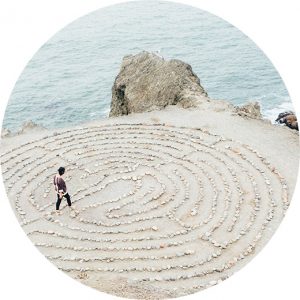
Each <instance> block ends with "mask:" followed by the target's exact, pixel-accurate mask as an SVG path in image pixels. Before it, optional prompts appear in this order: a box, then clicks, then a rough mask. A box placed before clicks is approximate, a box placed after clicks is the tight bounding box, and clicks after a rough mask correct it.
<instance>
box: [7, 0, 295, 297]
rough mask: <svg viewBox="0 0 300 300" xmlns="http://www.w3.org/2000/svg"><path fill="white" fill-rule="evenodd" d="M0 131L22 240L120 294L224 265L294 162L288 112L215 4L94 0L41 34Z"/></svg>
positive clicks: (251, 249) (280, 91)
mask: <svg viewBox="0 0 300 300" xmlns="http://www.w3.org/2000/svg"><path fill="white" fill-rule="evenodd" d="M1 137H2V138H1V167H2V176H3V180H4V185H5V188H6V192H7V198H8V199H9V201H10V203H11V207H12V209H13V210H14V212H15V215H16V217H17V219H18V221H19V223H20V225H21V226H22V228H23V230H24V231H25V233H26V234H27V235H28V237H29V239H30V240H31V241H32V243H33V244H34V245H35V246H36V247H37V248H38V249H39V251H40V252H41V253H42V254H44V255H45V257H46V258H47V259H48V260H49V261H50V262H51V263H53V264H54V265H55V266H57V268H58V269H59V270H61V271H63V272H65V273H66V274H68V275H69V276H71V277H72V278H74V279H75V280H78V281H80V282H82V283H83V284H85V285H87V286H90V287H93V288H95V289H97V290H99V291H101V292H106V293H108V294H112V295H117V296H120V297H124V298H132V299H166V298H176V297H180V296H185V295H189V294H193V293H195V292H198V291H201V290H203V289H206V288H209V287H211V286H214V285H216V284H218V283H220V282H222V281H223V280H225V279H227V278H228V277H230V276H231V275H232V274H234V273H236V272H237V271H238V270H240V269H241V268H242V267H243V266H245V265H246V264H247V263H248V262H249V261H250V260H252V258H253V257H255V255H256V254H258V253H259V251H260V250H261V249H262V248H263V247H264V245H265V244H266V243H267V242H268V241H269V240H270V238H271V237H272V235H273V234H274V232H275V231H276V229H277V227H278V226H279V224H280V222H281V221H282V219H283V217H284V215H285V213H286V211H287V209H288V207H289V204H290V201H291V199H292V195H293V191H294V188H295V184H296V178H297V174H298V164H299V135H298V123H297V117H296V115H295V113H294V109H293V106H292V103H291V99H290V97H289V94H288V92H287V89H286V87H285V85H284V83H283V81H282V79H281V77H280V75H279V74H278V72H277V71H276V69H275V68H274V66H273V65H272V63H271V62H270V60H269V59H268V58H267V57H266V56H265V54H264V53H263V52H262V51H261V50H260V49H259V48H258V47H257V46H256V45H255V43H254V42H253V41H251V40H250V39H249V38H248V37H247V36H245V35H244V34H243V33H242V32H240V31H239V30H238V29H237V28H235V27H234V26H232V25H231V24H229V23H227V22H226V21H224V20H222V19H220V18H219V17H217V16H215V15H212V14H210V13H208V12H206V11H202V10H200V9H198V8H193V7H191V6H186V5H183V4H178V3H172V2H165V1H154V0H151V1H133V2H127V3H123V4H118V5H113V6H109V7H106V8H102V9H100V10H98V11H95V12H93V13H91V14H89V15H86V16H83V17H81V18H80V19H78V20H76V21H74V22H73V23H71V24H69V25H68V26H66V27H65V28H63V29H62V30H61V31H59V32H58V33H57V34H56V35H55V36H53V37H52V38H51V39H49V41H48V42H46V43H45V44H44V45H43V46H42V47H41V48H40V49H39V50H38V52H37V53H36V54H35V55H34V56H33V57H32V59H31V60H30V61H29V63H28V64H27V66H26V68H25V69H24V71H23V72H22V74H21V75H20V77H19V79H18V81H17V83H16V85H15V87H14V89H13V91H12V93H11V97H10V99H9V101H8V104H7V107H6V111H5V116H4V120H3V124H2V133H1ZM236 276H238V275H236ZM278 276H284V275H283V274H278ZM249 285H250V283H249ZM249 287H250V286H249ZM251 288H253V287H252V286H251Z"/></svg>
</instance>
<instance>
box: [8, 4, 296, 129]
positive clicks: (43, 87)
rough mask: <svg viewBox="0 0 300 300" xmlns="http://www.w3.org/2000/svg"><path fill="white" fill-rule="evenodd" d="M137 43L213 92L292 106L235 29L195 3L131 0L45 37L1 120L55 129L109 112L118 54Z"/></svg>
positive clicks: (267, 110)
mask: <svg viewBox="0 0 300 300" xmlns="http://www.w3.org/2000/svg"><path fill="white" fill-rule="evenodd" d="M142 50H146V51H150V52H155V53H158V54H159V55H161V56H163V57H164V58H166V59H172V58H176V59H180V60H183V61H184V62H187V63H189V64H190V65H191V66H192V68H193V70H194V72H195V73H196V74H197V75H198V76H199V78H200V80H201V84H202V86H203V87H204V88H205V90H206V91H207V92H208V95H209V96H210V97H211V98H214V99H226V100H229V101H231V102H232V103H233V104H236V105H240V104H244V103H246V102H247V101H249V100H258V101H259V102H260V103H261V106H262V110H263V114H264V115H265V116H266V117H269V118H270V119H272V120H274V118H275V117H276V114H277V112H281V111H283V110H286V109H293V107H292V104H291V101H290V98H289V95H288V92H287V90H286V87H285V85H284V83H283V81H282V79H281V77H280V75H279V74H278V72H277V71H276V70H275V68H274V67H273V65H272V63H271V62H270V61H269V59H268V58H267V57H266V56H265V55H264V53H263V52H262V51H261V50H260V49H259V48H258V47H257V46H256V45H255V44H254V43H253V42H252V41H251V40H250V39H249V38H248V37H247V36H245V35H244V34H243V33H242V32H241V31H239V30H238V29H237V28H235V27H234V26H232V25H231V24H229V23H227V22H226V21H224V20H222V19H220V18H219V17H216V16H214V15H212V14H210V13H208V12H205V11H202V10H199V9H198V8H193V7H190V6H186V5H182V4H176V3H172V2H162V1H135V2H128V3H125V4H119V5H114V6H110V7H107V8H102V9H100V10H98V11H95V12H93V13H91V14H89V15H86V16H84V17H82V18H80V19H78V20H76V21H74V22H73V23H71V24H70V25H68V26H67V27H65V28H64V29H62V30H61V31H59V32H58V33H57V34H56V35H55V36H54V37H52V38H51V39H50V40H49V41H48V42H47V43H46V44H44V45H43V46H42V47H41V48H40V49H39V50H38V52H37V53H36V54H35V55H34V56H33V58H32V59H31V60H30V61H29V63H28V65H27V66H26V68H25V69H24V71H23V72H22V74H21V75H20V77H19V79H18V81H17V83H16V85H15V88H14V90H13V91H12V94H11V97H10V99H9V102H8V105H7V109H6V112H5V116H4V121H3V127H5V128H8V129H10V130H12V131H16V130H17V129H18V128H19V127H21V125H22V124H23V123H24V122H25V121H28V120H32V121H34V122H35V123H37V124H40V125H42V126H44V127H47V128H57V127H64V126H70V125H77V124H80V123H84V122H86V121H90V120H96V119H100V118H103V117H107V116H108V113H109V109H110V101H111V88H112V86H113V82H114V79H115V77H116V75H117V74H118V72H119V68H120V65H121V62H122V58H123V57H124V56H125V55H128V54H136V53H138V52H140V51H142Z"/></svg>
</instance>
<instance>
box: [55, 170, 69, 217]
mask: <svg viewBox="0 0 300 300" xmlns="http://www.w3.org/2000/svg"><path fill="white" fill-rule="evenodd" d="M57 171H58V174H56V175H55V176H54V178H53V184H54V186H55V191H56V193H57V201H56V212H57V213H58V212H59V207H60V204H61V200H62V198H63V197H65V198H66V199H67V203H68V206H69V207H70V208H71V206H72V202H71V197H70V195H69V193H68V192H67V186H66V183H65V181H64V179H63V178H62V176H63V175H64V174H65V168H64V167H60V168H59V169H58V170H57Z"/></svg>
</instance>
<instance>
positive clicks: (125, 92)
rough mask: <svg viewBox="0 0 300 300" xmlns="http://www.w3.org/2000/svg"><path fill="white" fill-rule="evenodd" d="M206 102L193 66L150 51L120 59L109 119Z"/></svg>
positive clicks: (206, 99) (206, 98) (205, 94)
mask: <svg viewBox="0 0 300 300" xmlns="http://www.w3.org/2000/svg"><path fill="white" fill-rule="evenodd" d="M202 101H209V99H208V96H207V93H206V91H205V90H204V88H203V87H202V86H201V84H200V79H199V78H198V77H197V75H196V74H195V73H194V72H193V70H192V67H191V66H190V65H189V64H187V63H184V62H182V61H180V60H177V59H171V60H165V59H164V58H162V57H160V56H158V55H156V54H153V53H149V52H145V51H144V52H141V53H139V54H137V55H128V56H125V57H124V58H123V62H122V65H121V70H120V72H119V74H118V75H117V77H116V79H115V82H114V85H113V87H112V101H111V108H110V113H109V116H110V117H112V116H121V115H128V114H130V113H136V112H146V111H152V110H159V109H163V108H164V107H166V106H167V105H180V106H182V107H185V108H188V107H195V106H197V105H198V104H199V103H200V102H202Z"/></svg>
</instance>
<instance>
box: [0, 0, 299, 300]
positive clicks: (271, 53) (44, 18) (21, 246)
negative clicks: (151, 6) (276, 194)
mask: <svg viewBox="0 0 300 300" xmlns="http://www.w3.org/2000/svg"><path fill="white" fill-rule="evenodd" d="M121 2H126V1H115V0H102V1H100V0H98V1H97V0H89V1H82V0H51V1H50V0H43V1H38V0H26V1H22V0H10V1H1V4H0V36H1V48H0V66H1V68H0V83H1V89H0V99H1V108H0V113H1V120H2V119H3V116H4V112H5V108H6V104H7V101H8V98H9V96H10V93H11V91H12V89H13V86H14V84H15V82H16V81H17V79H18V76H19V75H20V73H21V72H22V70H23V68H24V67H25V65H26V64H27V62H28V60H29V59H30V58H31V57H32V55H33V54H34V53H35V52H36V51H37V50H38V49H39V47H40V46H41V45H43V44H44V43H45V42H46V41H47V40H48V39H49V37H51V36H52V35H54V34H55V33H56V32H57V31H58V30H60V29H61V28H63V27H64V26H66V25H67V24H68V23H70V22H71V21H73V20H75V19H77V18H78V17H80V16H82V15H85V14H87V13H89V12H91V11H94V10H96V9H99V8H101V7H104V6H107V5H111V4H114V3H121ZM176 2H178V3H184V4H189V5H192V6H195V7H199V8H201V9H205V10H207V11H209V12H211V13H214V14H216V15H218V16H219V17H222V18H224V19H225V20H226V21H229V22H230V23H232V24H233V25H235V26H237V27H238V28H239V29H240V30H242V31H243V32H244V33H245V34H247V35H248V36H249V37H250V38H251V39H252V40H254V41H255V42H256V43H257V45H258V46H259V47H260V48H261V49H262V50H263V51H264V52H265V53H266V55H267V56H268V57H269V58H270V59H271V61H272V62H273V63H274V65H275V67H276V68H277V70H279V71H280V74H281V76H282V77H283V78H284V80H285V83H286V85H287V88H288V90H289V92H290V95H291V98H292V99H293V100H294V101H293V103H294V106H295V108H296V111H297V113H298V114H299V113H300V100H299V99H300V86H299V84H298V82H299V77H300V76H299V75H300V74H299V70H300V60H299V57H298V54H299V53H300V44H296V40H297V36H298V35H299V30H297V28H300V20H299V18H298V13H297V12H299V10H300V3H299V1H297V0H286V1H277V2H276V1H261V0H244V1H239V0H226V1H224V0H214V1H207V0H180V1H176ZM299 185H300V183H299V178H298V185H297V186H298V187H297V189H296V190H295V193H294V196H293V201H292V203H291V207H290V208H289V210H288V213H287V215H286V218H285V219H284V220H283V222H282V224H281V225H280V227H279V229H278V230H277V232H276V233H275V235H274V237H273V238H272V239H271V240H270V241H269V242H268V244H267V245H266V246H265V247H264V249H263V250H262V251H261V252H260V253H259V255H258V256H257V257H255V258H254V259H253V261H251V263H250V264H248V265H247V266H246V267H244V268H243V269H242V270H240V271H239V272H238V273H237V274H235V275H234V276H232V277H230V278H229V279H227V280H226V281H224V282H223V283H221V284H219V285H217V286H214V287H212V288H209V289H207V290H205V291H202V292H201V298H202V299H204V300H210V299H214V300H215V299H224V300H226V299H231V300H235V299H244V300H248V299H249V300H250V299H251V300H252V299H254V298H259V299H261V298H263V297H265V298H266V299H270V298H272V299H283V298H285V299H289V300H294V299H298V297H299V295H298V294H299V290H298V284H299V283H298V272H297V270H298V269H299V267H300V257H299V255H298V253H297V250H296V249H299V247H300V235H299V228H300V218H299V213H300V202H299V199H300V186H299ZM0 190H1V201H0V234H1V237H2V240H1V248H0V249H1V250H0V265H1V272H0V283H1V289H0V298H3V299H7V298H9V299H15V298H17V297H23V298H25V299H31V300H37V299H41V297H43V300H48V299H49V300H50V299H51V300H52V299H55V298H59V299H63V298H65V297H68V298H72V299H74V300H77V299H83V297H84V298H87V299H90V300H93V299H99V296H101V297H102V299H117V297H113V296H110V295H107V294H104V293H101V294H100V292H98V291H96V290H94V289H91V288H88V287H85V286H84V285H82V284H80V283H79V282H77V281H75V280H73V279H71V278H70V277H68V276H66V275H65V274H64V273H63V272H60V271H59V270H57V268H56V267H55V266H54V265H52V264H51V263H50V262H48V261H47V260H46V259H45V258H44V256H43V255H42V254H41V253H40V252H39V251H38V250H37V249H36V248H35V247H34V246H33V245H32V243H31V242H30V240H29V239H28V238H27V236H26V235H25V233H24V232H23V230H22V229H21V227H20V225H19V224H18V222H17V219H16V217H15V215H14V213H13V211H12V209H11V208H10V204H9V201H8V199H7V196H6V194H5V190H4V185H3V182H2V178H1V183H0ZM198 297H199V294H198V293H196V294H193V295H190V296H188V299H197V298H198Z"/></svg>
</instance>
